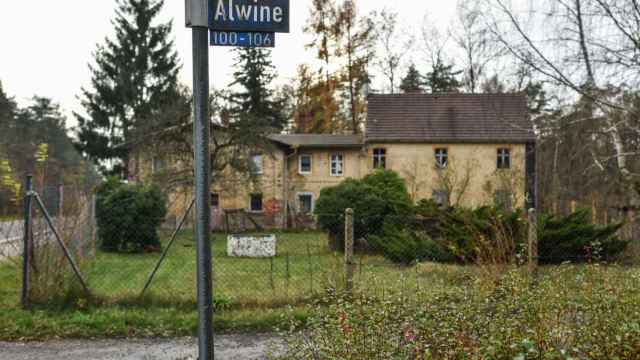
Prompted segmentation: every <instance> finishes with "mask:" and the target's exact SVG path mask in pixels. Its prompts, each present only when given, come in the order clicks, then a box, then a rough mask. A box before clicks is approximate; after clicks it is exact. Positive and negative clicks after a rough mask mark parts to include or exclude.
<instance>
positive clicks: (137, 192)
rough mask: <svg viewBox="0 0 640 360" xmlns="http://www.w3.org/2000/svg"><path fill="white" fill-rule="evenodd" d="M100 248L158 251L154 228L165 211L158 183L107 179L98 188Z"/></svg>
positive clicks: (97, 211) (116, 250)
mask: <svg viewBox="0 0 640 360" xmlns="http://www.w3.org/2000/svg"><path fill="white" fill-rule="evenodd" d="M96 193H97V199H96V218H97V224H98V237H99V240H100V248H101V249H102V250H103V251H107V252H123V253H130V252H143V251H159V250H161V248H162V246H161V244H160V239H159V237H158V233H157V229H158V227H159V226H160V225H161V224H162V221H163V219H164V217H165V215H166V213H167V209H166V198H165V195H164V194H163V193H162V191H161V190H160V188H159V187H158V186H157V185H127V184H123V183H121V182H119V181H118V180H115V179H110V180H108V181H107V182H105V183H104V184H102V185H100V186H99V187H98V189H97V192H96Z"/></svg>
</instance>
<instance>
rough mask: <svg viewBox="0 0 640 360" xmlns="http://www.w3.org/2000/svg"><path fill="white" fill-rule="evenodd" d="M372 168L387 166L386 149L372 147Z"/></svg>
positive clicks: (384, 167)
mask: <svg viewBox="0 0 640 360" xmlns="http://www.w3.org/2000/svg"><path fill="white" fill-rule="evenodd" d="M373 168H374V169H386V168H387V149H373Z"/></svg>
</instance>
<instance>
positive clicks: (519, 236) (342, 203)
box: [315, 170, 627, 264]
mask: <svg viewBox="0 0 640 360" xmlns="http://www.w3.org/2000/svg"><path fill="white" fill-rule="evenodd" d="M347 208H353V209H354V211H355V216H354V235H355V238H356V240H364V241H365V242H367V243H368V244H369V246H370V248H371V250H373V251H378V252H380V253H382V254H383V255H384V256H385V257H387V258H388V259H390V260H391V261H393V262H396V263H401V264H411V263H414V262H422V261H435V262H447V263H449V262H456V263H478V262H483V263H487V262H488V263H501V264H504V263H512V262H514V261H515V259H516V255H517V254H518V251H521V250H524V249H525V245H526V244H527V235H528V223H527V221H526V220H525V216H524V215H525V214H524V213H523V212H522V211H520V210H517V211H506V210H503V209H501V208H498V207H491V206H486V207H480V208H477V209H467V208H462V207H442V206H440V205H438V204H436V203H434V202H433V201H430V200H422V201H420V202H419V203H418V204H416V205H415V206H414V205H412V202H411V199H410V196H409V194H408V192H407V188H406V186H405V184H404V181H403V180H402V178H401V177H400V176H399V175H398V174H397V173H395V172H393V171H389V170H381V171H377V172H375V173H374V174H371V175H369V176H367V177H365V178H364V179H362V180H353V179H348V180H346V181H344V182H342V183H341V184H340V185H338V186H335V187H331V188H326V189H324V190H323V191H322V192H321V194H320V198H319V199H318V201H317V203H316V210H315V212H316V215H317V217H318V223H319V224H320V226H321V227H322V228H324V229H325V230H328V232H329V235H330V239H331V240H332V241H331V245H332V248H333V250H343V249H344V211H345V209H347ZM621 226H622V224H614V225H609V226H598V225H594V224H591V222H590V219H589V216H588V211H586V210H580V211H578V212H576V213H574V214H572V215H569V216H568V217H563V218H557V217H554V216H550V215H543V216H540V218H539V221H538V225H537V229H538V243H539V245H538V248H539V258H540V262H541V263H543V264H559V263H562V262H565V261H574V262H585V261H589V260H592V259H602V260H613V259H615V258H616V257H617V256H619V255H620V254H621V253H622V252H623V251H624V250H625V249H626V247H627V242H625V241H622V240H620V239H619V238H618V237H617V236H616V233H617V231H618V230H619V229H620V228H621Z"/></svg>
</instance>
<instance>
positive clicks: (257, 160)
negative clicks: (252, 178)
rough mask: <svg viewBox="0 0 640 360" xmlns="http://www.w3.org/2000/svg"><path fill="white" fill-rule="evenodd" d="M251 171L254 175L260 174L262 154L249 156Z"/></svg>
mask: <svg viewBox="0 0 640 360" xmlns="http://www.w3.org/2000/svg"><path fill="white" fill-rule="evenodd" d="M251 172H253V174H254V175H260V174H262V155H253V156H252V157H251Z"/></svg>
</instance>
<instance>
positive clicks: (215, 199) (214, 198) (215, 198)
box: [211, 193, 220, 209]
mask: <svg viewBox="0 0 640 360" xmlns="http://www.w3.org/2000/svg"><path fill="white" fill-rule="evenodd" d="M211 208H213V209H219V208H220V195H218V194H216V193H211Z"/></svg>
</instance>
